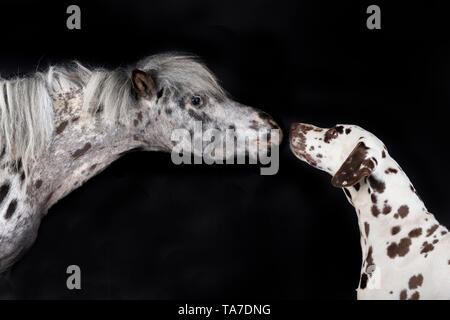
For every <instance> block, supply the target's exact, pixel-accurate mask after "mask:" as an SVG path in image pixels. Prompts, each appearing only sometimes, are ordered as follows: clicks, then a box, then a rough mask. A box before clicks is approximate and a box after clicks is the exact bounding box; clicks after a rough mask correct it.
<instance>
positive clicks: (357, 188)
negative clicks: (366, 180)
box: [353, 182, 361, 191]
mask: <svg viewBox="0 0 450 320" xmlns="http://www.w3.org/2000/svg"><path fill="white" fill-rule="evenodd" d="M360 187H361V185H360V184H359V182H358V183H357V184H355V185H354V186H353V188H355V190H356V191H359V188H360Z"/></svg>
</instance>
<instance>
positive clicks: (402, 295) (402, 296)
mask: <svg viewBox="0 0 450 320" xmlns="http://www.w3.org/2000/svg"><path fill="white" fill-rule="evenodd" d="M407 297H408V295H407V293H406V289H404V290H402V291H401V292H400V300H406V298H407Z"/></svg>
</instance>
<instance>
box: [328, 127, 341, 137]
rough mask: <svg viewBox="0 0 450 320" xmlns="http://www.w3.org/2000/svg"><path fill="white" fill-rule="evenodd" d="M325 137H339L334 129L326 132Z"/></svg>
mask: <svg viewBox="0 0 450 320" xmlns="http://www.w3.org/2000/svg"><path fill="white" fill-rule="evenodd" d="M326 135H327V136H328V137H330V138H336V137H337V136H338V135H339V132H338V131H337V130H336V129H335V128H331V129H330V130H328V131H327V133H326Z"/></svg>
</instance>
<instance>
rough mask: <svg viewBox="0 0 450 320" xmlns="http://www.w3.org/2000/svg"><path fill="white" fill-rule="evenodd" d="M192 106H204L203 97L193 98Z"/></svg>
mask: <svg viewBox="0 0 450 320" xmlns="http://www.w3.org/2000/svg"><path fill="white" fill-rule="evenodd" d="M191 104H192V105H193V106H194V107H200V106H202V105H203V99H202V98H201V97H199V96H193V97H192V98H191Z"/></svg>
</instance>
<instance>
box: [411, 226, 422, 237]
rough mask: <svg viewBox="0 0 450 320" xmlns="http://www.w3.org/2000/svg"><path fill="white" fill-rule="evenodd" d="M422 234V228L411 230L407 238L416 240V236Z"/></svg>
mask: <svg viewBox="0 0 450 320" xmlns="http://www.w3.org/2000/svg"><path fill="white" fill-rule="evenodd" d="M421 234H422V228H415V229H412V230H411V231H410V232H409V233H408V236H409V237H410V238H417V237H418V236H420V235H421Z"/></svg>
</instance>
